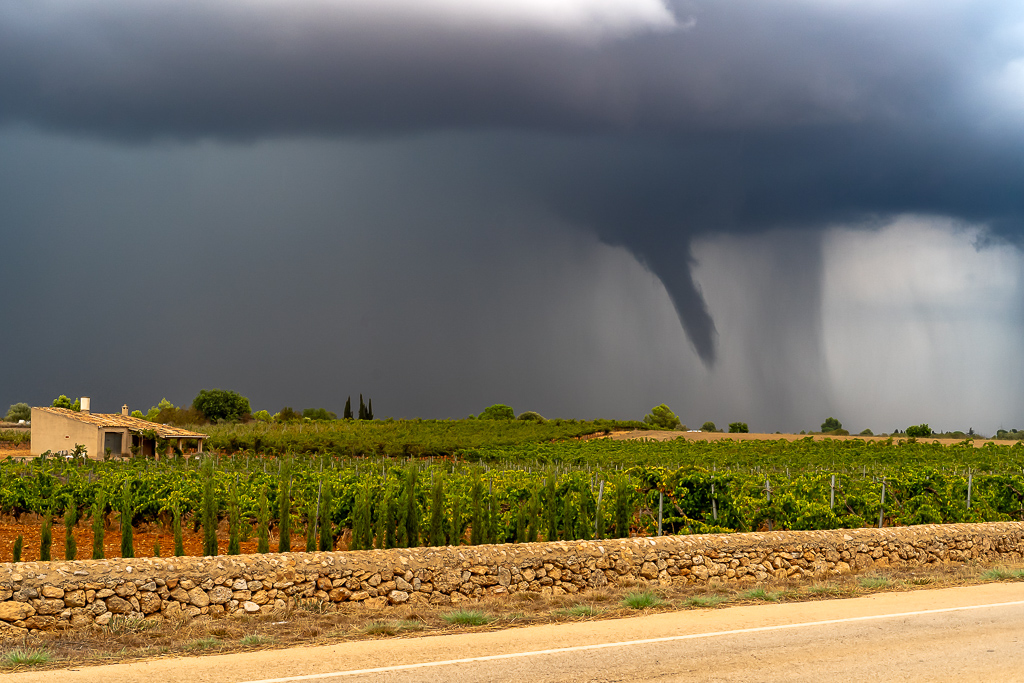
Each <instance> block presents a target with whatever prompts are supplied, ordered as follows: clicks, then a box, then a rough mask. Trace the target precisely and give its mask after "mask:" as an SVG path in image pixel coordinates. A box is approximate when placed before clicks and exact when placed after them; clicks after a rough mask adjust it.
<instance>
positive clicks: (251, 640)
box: [238, 633, 277, 647]
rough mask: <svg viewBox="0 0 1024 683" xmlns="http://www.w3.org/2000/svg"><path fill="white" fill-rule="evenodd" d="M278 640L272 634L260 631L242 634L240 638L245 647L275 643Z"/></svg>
mask: <svg viewBox="0 0 1024 683" xmlns="http://www.w3.org/2000/svg"><path fill="white" fill-rule="evenodd" d="M276 642H277V641H276V640H275V639H273V638H271V637H270V636H265V635H263V634H260V633H250V634H249V635H247V636H242V637H241V638H239V640H238V644H239V645H242V646H245V647H256V646H258V645H273V644H274V643H276Z"/></svg>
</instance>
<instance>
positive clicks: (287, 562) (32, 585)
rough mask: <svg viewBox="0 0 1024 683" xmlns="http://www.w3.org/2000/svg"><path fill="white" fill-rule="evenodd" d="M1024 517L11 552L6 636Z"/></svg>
mask: <svg viewBox="0 0 1024 683" xmlns="http://www.w3.org/2000/svg"><path fill="white" fill-rule="evenodd" d="M1022 556H1024V524H1021V523H1016V522H996V523H991V524H949V525H925V526H915V527H894V528H887V529H854V530H838V531H782V532H771V533H749V534H720V535H701V536H663V537H660V538H631V539H617V540H604V541H564V542H554V543H530V544H522V545H497V546H474V547H466V546H462V547H458V548H453V547H446V548H409V549H395V550H369V551H358V552H329V553H283V554H272V555H238V556H223V555H222V556H219V557H175V558H140V559H115V560H84V561H79V562H21V563H18V564H10V563H4V564H0V637H12V636H19V635H23V634H24V633H25V632H26V631H29V630H50V629H67V628H76V629H78V628H89V627H92V626H103V625H106V624H108V623H110V620H111V619H112V618H114V617H115V615H123V616H125V617H135V618H146V619H189V618H193V617H196V616H199V615H210V616H214V617H216V616H225V615H245V614H257V613H260V612H269V611H273V610H279V609H283V608H286V607H288V606H293V605H294V604H295V603H296V602H297V601H300V600H313V601H317V602H321V603H325V604H327V605H333V604H337V603H344V602H355V603H360V604H362V605H365V606H373V607H383V606H386V605H389V604H390V605H417V604H432V605H450V604H455V603H459V602H463V601H467V600H472V599H475V598H480V597H484V596H487V595H500V594H506V593H515V592H519V591H534V592H539V593H546V594H565V593H582V592H585V591H587V590H592V589H599V588H601V587H604V586H608V585H615V584H631V585H632V584H636V583H640V584H644V583H649V584H654V585H663V584H706V583H709V582H715V581H724V582H747V583H755V582H758V581H764V580H766V579H769V578H785V577H790V578H814V577H827V576H832V575H838V574H843V573H847V572H851V571H862V570H865V569H869V568H872V567H910V566H915V565H927V564H936V563H963V562H980V563H996V562H1020V561H1021V558H1022Z"/></svg>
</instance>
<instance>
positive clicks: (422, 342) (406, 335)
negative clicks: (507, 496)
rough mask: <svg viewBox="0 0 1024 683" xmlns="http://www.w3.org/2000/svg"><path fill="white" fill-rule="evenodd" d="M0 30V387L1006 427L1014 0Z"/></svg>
mask: <svg viewBox="0 0 1024 683" xmlns="http://www.w3.org/2000/svg"><path fill="white" fill-rule="evenodd" d="M0 64H3V65H4V67H3V69H0V238H2V240H3V244H4V245H5V246H4V256H5V258H4V267H3V269H2V270H0V286H2V287H3V292H4V295H5V298H6V300H8V301H10V302H15V303H16V304H17V305H18V307H19V313H18V316H19V317H18V319H19V323H18V325H17V326H16V328H17V329H15V330H14V331H13V332H11V333H8V334H6V335H4V336H2V338H0V350H2V351H3V353H4V355H5V356H6V357H9V358H17V359H20V361H19V362H18V363H17V364H16V366H15V367H14V368H13V369H12V370H11V371H10V375H9V377H7V378H5V382H4V383H3V386H0V389H3V390H4V391H3V392H2V395H0V400H3V399H4V398H5V397H6V399H7V400H8V401H9V402H11V403H13V402H15V401H22V400H27V401H30V402H34V403H37V404H38V403H41V402H44V401H49V400H50V399H52V396H51V394H53V395H56V394H58V393H68V394H85V395H90V394H91V395H93V396H94V398H97V399H98V401H97V409H100V408H101V407H102V405H103V403H102V402H103V400H104V399H102V398H100V396H101V395H106V396H108V397H109V398H108V399H107V400H109V402H110V403H111V404H112V405H114V406H119V405H120V403H121V402H122V401H125V400H128V401H130V402H132V403H134V404H146V407H148V405H152V404H155V403H156V402H157V401H158V400H159V399H160V398H161V397H163V396H164V395H167V397H168V398H170V399H171V400H172V401H174V402H176V403H182V402H187V401H189V400H191V398H192V397H193V396H194V395H195V393H197V392H198V390H199V389H200V388H203V387H207V388H209V387H211V386H214V385H223V386H225V387H229V388H235V389H238V390H241V391H243V393H245V392H248V395H249V396H250V398H252V399H253V402H254V404H255V405H257V406H259V407H266V408H268V409H271V410H278V409H279V408H280V407H281V406H280V405H275V403H281V404H282V405H284V404H287V403H292V404H294V405H295V407H310V406H313V405H317V406H319V405H322V406H324V407H327V408H328V409H333V410H335V411H336V412H337V409H338V407H339V406H340V405H342V404H343V403H344V398H345V396H347V395H348V394H351V393H359V392H362V393H364V394H369V395H373V396H374V397H375V398H376V399H377V400H375V405H376V406H377V407H378V411H379V412H380V413H381V414H394V415H396V416H402V415H406V416H412V415H421V416H426V417H434V416H452V417H458V416H461V415H464V414H465V413H468V412H478V411H479V410H480V408H481V407H483V406H484V405H487V404H489V403H494V402H499V401H500V402H505V403H511V404H513V405H514V406H515V407H517V409H521V410H525V409H528V408H529V409H536V410H540V411H541V412H545V411H547V412H549V413H551V414H561V415H565V416H588V415H590V416H594V415H598V414H603V415H613V416H619V417H640V416H641V415H642V414H643V412H644V411H646V410H648V409H649V408H650V406H651V405H655V404H657V403H661V402H669V403H670V404H672V405H673V407H678V408H679V409H678V410H677V412H680V414H681V415H682V416H684V420H690V421H691V422H697V423H698V424H699V422H703V421H704V419H709V418H710V419H716V420H718V421H719V422H723V421H724V422H727V421H730V420H732V419H742V420H743V421H746V422H749V423H750V424H751V426H752V427H755V426H757V427H759V428H762V429H768V430H770V431H774V430H775V429H807V428H814V427H816V426H817V425H818V424H819V423H820V421H821V420H822V419H824V417H826V415H819V414H818V413H821V412H827V411H826V408H829V409H834V410H835V411H837V412H838V411H840V410H842V411H846V413H847V414H851V415H852V414H857V415H858V416H859V417H858V418H857V419H863V421H864V422H865V423H871V424H870V426H872V427H873V428H875V429H876V431H878V430H883V429H884V430H888V429H891V428H892V427H894V426H895V425H888V424H886V425H882V424H878V423H880V422H882V421H883V420H886V421H888V419H889V417H890V416H893V419H902V420H907V419H913V420H919V421H928V420H929V419H933V418H931V417H929V416H930V415H942V416H944V419H946V420H948V421H949V422H950V423H951V424H950V425H949V427H950V428H954V427H956V428H965V425H954V424H952V422H954V421H955V420H964V421H974V422H975V423H976V424H972V425H966V426H974V427H976V428H978V429H988V430H989V431H994V429H995V428H997V427H999V426H1007V427H1008V426H1011V425H1012V426H1017V427H1019V426H1021V425H1015V424H1013V420H1014V419H1015V416H1016V415H1019V414H1020V410H1021V407H1022V404H1024V396H1022V394H1021V390H1017V389H1014V388H1013V387H1014V386H1021V384H1022V383H1021V382H1020V381H1019V380H1021V379H1024V376H1022V370H1021V367H1020V364H1019V363H1018V362H1017V361H1016V360H1015V359H1016V358H1018V357H1020V356H1021V354H1020V352H1021V351H1022V350H1024V349H1021V348H1020V346H1021V343H1020V341H1019V340H1020V339H1021V336H1020V335H1019V334H1018V333H1019V331H1020V329H1019V327H1020V325H1019V323H1020V321H1021V319H1022V316H1021V314H1022V313H1024V308H1022V302H1024V299H1022V297H1021V292H1020V287H1019V282H1018V278H1017V270H1016V269H1018V268H1019V265H1020V262H1019V258H1018V257H1019V247H1020V245H1021V241H1022V236H1024V192H1022V191H1021V188H1022V187H1024V116H1022V113H1024V66H1022V65H1024V8H1022V7H1021V5H1020V3H1015V2H1009V1H1006V0H1002V1H997V0H982V1H980V2H966V1H963V2H959V1H957V2H948V3H940V4H938V5H936V4H935V3H926V2H923V1H918V0H905V1H897V2H887V3H874V2H869V3H822V2H811V1H809V0H807V1H805V0H771V1H768V2H765V1H764V0H734V1H730V2H717V1H716V2H712V1H710V0H629V1H626V0H552V1H550V2H532V1H531V2H481V1H478V0H430V1H429V2H410V1H407V0H385V1H384V2H370V1H369V0H330V1H328V2H321V1H319V0H316V1H314V0H298V1H296V2H287V3H286V2H279V1H277V0H214V1H212V2H207V3H184V4H182V3H180V2H170V1H169V0H153V1H152V2H146V3H129V2H123V1H121V0H81V1H80V2H75V3H71V4H68V3H62V2H56V0H42V1H40V2H22V1H15V2H9V3H5V4H4V5H3V6H2V7H0ZM965 235H969V239H967V238H965V237H964V236H965ZM879 245H888V248H889V249H892V250H895V249H898V250H900V257H899V258H895V257H893V254H891V253H886V254H884V257H883V253H881V252H879V251H878V249H879V248H880V247H879ZM965 250H966V251H965ZM867 254H874V255H875V256H874V257H873V258H871V257H868V256H866V255H867ZM933 270H934V271H940V272H941V273H943V274H944V277H942V278H935V277H932V276H931V275H929V273H930V272H932V271H933ZM986 274H987V275H990V276H991V281H990V282H989V284H987V285H985V286H979V284H978V282H979V278H981V277H982V276H983V275H986ZM878 283H888V284H889V286H888V288H884V287H883V288H882V289H881V291H879V290H878V289H877V285H878ZM872 286H875V287H876V289H875V290H873V291H874V293H873V294H872V295H871V296H867V295H864V292H867V291H872V290H871V287H872ZM857 293H860V294H857ZM861 295H863V296H861ZM858 297H860V298H858ZM952 301H957V302H958V303H957V305H956V306H945V305H941V302H952ZM991 301H999V302H1000V304H999V307H998V310H996V309H994V308H992V307H991V306H990V305H989V303H988V302H991ZM755 302H756V305H755ZM896 310H898V311H900V314H899V315H900V316H902V317H901V318H900V320H903V321H905V322H906V325H905V326H904V327H899V330H901V331H900V332H899V333H898V334H896V333H895V332H892V330H893V329H896V328H892V327H890V328H885V327H881V328H880V327H877V326H875V325H874V324H872V323H871V321H872V320H873V319H874V318H873V316H876V315H877V316H878V318H879V319H890V318H888V317H887V316H889V315H892V314H893V313H892V312H893V311H896ZM741 312H742V314H741ZM967 312H971V313H970V315H968V314H967ZM954 314H955V315H958V316H962V317H963V318H964V319H965V320H967V319H969V320H970V321H971V322H970V324H964V325H953V324H940V322H939V320H940V319H941V318H942V317H943V316H950V315H954ZM978 316H980V317H978ZM851 320H857V321H859V322H858V323H857V324H856V325H853V324H852V323H851V322H850V321H851ZM894 324H895V323H894ZM901 324H902V323H901ZM869 330H870V331H872V333H871V334H870V335H869V334H867V331H869ZM30 331H31V332H30ZM890 333H891V334H890ZM844 339H846V340H847V341H843V340H844ZM850 339H857V340H858V341H857V343H850V342H849V341H848V340H850ZM977 349H984V356H985V358H986V359H989V358H994V359H996V360H994V361H991V362H989V360H986V361H985V362H983V363H980V366H983V367H985V368H987V369H986V370H985V371H984V372H983V373H982V376H983V381H982V387H988V388H989V389H990V390H989V391H985V390H978V391H977V393H976V394H972V393H970V392H968V393H967V394H965V395H970V396H972V398H971V400H970V401H968V400H966V399H964V400H963V401H956V400H953V399H951V400H950V401H948V402H946V403H941V404H940V403H936V402H935V400H934V397H935V396H936V395H938V394H939V393H941V385H940V383H939V382H938V380H937V378H938V377H939V376H940V375H942V374H943V373H946V372H949V373H953V374H954V375H955V378H956V379H955V381H953V383H952V384H953V385H955V386H958V387H968V386H973V385H971V384H970V381H969V378H971V377H975V378H977V376H978V375H977V374H976V372H975V370H974V369H972V368H976V367H978V364H977V363H974V362H973V361H971V360H970V359H972V358H977V357H979V352H978V351H976V350H977ZM867 357H871V358H873V359H874V360H873V364H872V367H874V368H878V367H887V368H889V370H890V372H896V371H897V367H898V368H900V370H899V371H900V372H903V373H909V374H908V376H909V377H913V378H915V380H914V382H913V383H911V385H909V386H910V387H911V388H910V389H906V388H904V387H899V388H897V387H891V388H890V389H886V391H885V392H882V393H881V394H879V393H878V391H880V390H878V389H877V387H879V386H889V385H888V383H887V382H886V381H884V380H883V377H882V376H880V375H878V374H876V373H875V371H874V370H869V369H868V368H866V367H865V366H864V364H863V361H864V358H867ZM897 358H899V359H902V360H901V361H900V362H898V363H897V362H896V360H895V359H897ZM886 359H888V360H886ZM936 364H940V365H936ZM940 366H941V367H940ZM595 368H601V370H600V371H599V372H597V371H595V370H594V369H595ZM857 368H860V369H859V370H857ZM995 368H1002V372H1003V375H1002V376H1000V375H999V373H998V372H997V371H996V369H995ZM867 377H870V378H874V379H873V380H872V382H874V384H872V386H874V387H876V389H875V390H870V389H869V387H867V386H866V384H865V382H866V381H867V380H865V378H867ZM915 383H916V386H915ZM972 391H973V390H972ZM888 395H892V396H896V395H899V396H900V397H901V400H900V402H899V404H898V405H897V404H894V403H890V402H887V400H886V396H888ZM851 396H854V397H857V399H858V401H860V400H861V399H863V402H864V404H867V405H868V406H869V407H868V408H861V407H858V406H859V405H861V404H860V403H858V402H857V401H852V400H849V399H848V397H851ZM996 397H998V400H997V399H996ZM263 402H266V403H268V405H265V406H264V405H263ZM915 405H920V406H921V407H922V408H921V410H920V411H915V410H913V409H911V408H907V407H906V406H911V407H913V406H915ZM389 406H390V407H389ZM958 410H959V411H961V412H962V413H963V415H962V416H960V417H958V416H956V412H957V411H958ZM392 411H393V412H392ZM872 411H874V412H872ZM688 412H689V413H692V417H687V416H686V415H687V413H688ZM736 413H742V414H739V415H738V414H736ZM897 415H898V417H897ZM975 415H977V416H976V417H975ZM933 426H935V425H933Z"/></svg>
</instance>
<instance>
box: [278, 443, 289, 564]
mask: <svg viewBox="0 0 1024 683" xmlns="http://www.w3.org/2000/svg"><path fill="white" fill-rule="evenodd" d="M291 505H292V460H291V457H287V458H285V459H284V460H283V461H281V474H280V477H279V483H278V487H277V530H278V541H277V552H279V553H289V552H291V550H292V510H291Z"/></svg>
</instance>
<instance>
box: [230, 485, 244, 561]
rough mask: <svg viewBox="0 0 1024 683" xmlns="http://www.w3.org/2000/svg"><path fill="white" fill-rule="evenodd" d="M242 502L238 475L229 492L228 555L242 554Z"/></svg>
mask: <svg viewBox="0 0 1024 683" xmlns="http://www.w3.org/2000/svg"><path fill="white" fill-rule="evenodd" d="M241 508H242V505H241V502H240V501H239V500H238V476H237V475H235V479H234V480H233V481H232V482H231V491H230V492H229V493H228V555H241V554H242V542H241V531H242V529H241V526H242V512H241Z"/></svg>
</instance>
